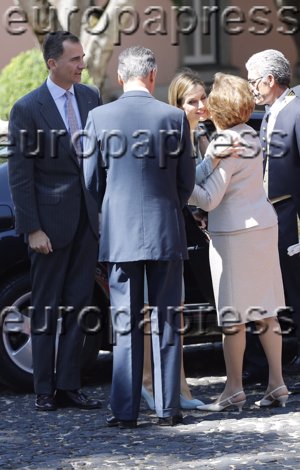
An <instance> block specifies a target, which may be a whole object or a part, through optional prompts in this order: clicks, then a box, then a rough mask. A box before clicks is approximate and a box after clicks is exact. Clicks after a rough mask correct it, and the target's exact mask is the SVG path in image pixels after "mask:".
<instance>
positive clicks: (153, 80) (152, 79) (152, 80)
mask: <svg viewBox="0 0 300 470" xmlns="http://www.w3.org/2000/svg"><path fill="white" fill-rule="evenodd" d="M149 78H150V82H151V83H153V82H155V79H156V69H155V70H151V72H150V76H149Z"/></svg>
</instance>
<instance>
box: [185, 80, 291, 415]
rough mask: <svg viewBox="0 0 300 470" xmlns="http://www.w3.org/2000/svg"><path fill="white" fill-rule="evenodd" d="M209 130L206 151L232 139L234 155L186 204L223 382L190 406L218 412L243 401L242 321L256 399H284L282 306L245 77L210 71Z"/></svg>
mask: <svg viewBox="0 0 300 470" xmlns="http://www.w3.org/2000/svg"><path fill="white" fill-rule="evenodd" d="M207 107H208V111H209V113H210V117H211V119H212V120H213V122H214V124H215V126H216V129H217V134H216V136H215V138H214V139H213V140H212V141H211V143H210V144H209V146H208V148H207V151H206V154H207V155H210V156H213V155H214V154H215V153H219V152H220V148H221V149H222V148H226V147H227V146H228V147H230V146H231V145H232V142H233V140H235V139H239V142H240V145H241V146H243V147H244V151H243V153H242V155H241V158H235V157H233V156H229V157H228V158H223V159H222V160H221V163H220V164H219V165H218V166H217V167H216V169H215V170H214V171H213V173H212V174H211V175H210V176H209V177H208V178H207V179H206V180H205V181H204V182H203V181H202V182H199V181H198V183H200V184H197V185H196V186H195V189H194V192H193V194H192V196H191V199H190V203H191V204H194V205H197V206H198V207H200V208H201V209H203V210H205V211H208V231H209V234H210V237H211V242H210V265H211V274H212V279H213V288H214V296H215V301H216V306H217V314H218V324H219V325H220V326H222V327H223V333H224V334H223V352H224V359H225V365H226V373H227V382H226V385H225V388H224V390H223V392H222V394H221V395H220V396H219V397H218V398H217V400H216V401H215V402H214V403H212V404H208V405H200V406H198V407H197V408H198V409H201V410H206V411H221V410H223V409H224V408H227V407H228V406H230V405H235V406H237V407H238V408H239V409H241V408H242V406H243V405H244V403H245V399H246V397H245V393H244V391H243V384H242V366H243V356H244V351H245V344H246V325H247V323H248V322H250V321H255V322H256V324H257V327H259V328H260V331H259V337H260V341H261V343H262V346H263V348H264V351H265V354H266V356H267V360H268V364H269V382H268V387H267V390H266V393H265V396H264V397H263V398H262V399H261V400H260V401H259V402H256V404H257V405H258V406H261V407H263V406H270V405H274V404H278V405H281V406H284V405H285V403H286V401H287V398H288V391H287V388H286V386H285V384H284V381H283V377H282V367H281V354H282V338H281V334H280V326H279V323H278V320H277V313H278V310H279V309H280V308H281V307H283V306H284V305H285V303H284V293H283V285H282V278H281V272H280V265H279V256H278V244H277V243H278V242H277V239H278V227H277V217H276V213H275V211H274V209H273V207H272V205H271V203H270V202H269V201H268V200H267V198H266V195H265V192H264V189H263V161H262V152H261V146H260V142H259V138H258V136H257V133H256V132H255V131H254V129H252V128H251V127H249V126H248V125H247V124H245V123H246V122H247V121H248V119H249V117H250V115H251V113H252V111H253V109H254V101H253V96H252V94H251V92H250V90H249V86H248V83H247V82H246V81H245V80H243V79H241V78H239V77H236V76H233V75H225V74H222V73H218V74H216V76H215V81H214V84H213V88H212V91H211V94H210V95H209V98H208V103H207Z"/></svg>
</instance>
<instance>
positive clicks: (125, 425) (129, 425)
mask: <svg viewBox="0 0 300 470" xmlns="http://www.w3.org/2000/svg"><path fill="white" fill-rule="evenodd" d="M106 424H107V426H109V427H111V428H112V427H116V426H118V427H119V428H120V429H134V428H136V427H137V421H136V420H135V419H132V420H124V419H118V418H116V417H115V416H114V415H112V416H108V417H107V418H106Z"/></svg>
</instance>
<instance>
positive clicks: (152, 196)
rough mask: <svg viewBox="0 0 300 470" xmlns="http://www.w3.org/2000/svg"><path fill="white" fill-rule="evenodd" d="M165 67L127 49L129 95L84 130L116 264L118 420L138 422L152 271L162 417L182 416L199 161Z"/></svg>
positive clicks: (91, 180)
mask: <svg viewBox="0 0 300 470" xmlns="http://www.w3.org/2000/svg"><path fill="white" fill-rule="evenodd" d="M156 70H157V66H156V62H155V57H154V54H153V52H152V51H150V50H149V49H146V48H144V47H140V46H136V47H132V48H129V49H126V50H124V51H123V52H122V53H121V54H120V56H119V65H118V79H119V83H120V84H121V85H122V86H123V89H124V94H123V95H122V96H121V97H120V98H119V99H118V100H117V101H115V102H113V103H110V104H107V105H105V106H101V107H99V108H96V109H94V110H93V111H91V112H90V113H89V116H88V119H87V125H86V128H85V130H86V132H87V139H86V141H85V144H86V145H85V152H86V156H88V157H89V158H86V159H85V161H84V173H85V180H86V184H87V188H88V189H89V190H90V191H91V193H92V194H93V195H94V196H95V197H97V198H98V204H99V208H100V209H101V212H102V214H101V217H102V218H101V237H100V259H101V260H102V261H107V262H108V271H109V286H110V299H111V314H112V324H113V329H114V335H115V343H114V357H113V378H112V390H111V409H112V412H113V416H110V417H108V418H107V424H108V425H109V426H119V427H136V425H137V417H138V412H139V406H140V396H141V384H142V370H143V346H144V340H143V326H142V323H141V321H142V319H143V315H142V313H141V312H142V310H143V306H144V273H145V272H146V277H147V283H148V294H149V304H150V306H152V308H151V327H152V347H153V362H154V389H155V392H154V393H155V406H156V412H157V415H158V417H159V420H158V423H159V424H160V425H172V426H173V425H176V424H178V423H179V422H181V421H182V416H181V415H180V413H179V390H180V383H179V382H180V335H179V334H178V330H179V328H180V314H179V312H178V311H176V308H177V307H178V306H180V303H181V289H182V263H183V260H184V259H185V258H186V257H187V248H186V239H185V229H184V220H183V215H182V208H183V207H184V205H185V204H186V203H187V201H188V198H189V196H190V194H191V192H192V190H193V186H194V172H195V163H194V161H193V159H192V157H191V155H192V150H191V144H190V132H189V126H188V122H187V120H186V117H185V114H184V112H183V111H182V110H179V109H177V108H175V107H172V106H170V105H167V104H165V103H162V102H160V101H158V100H156V99H155V98H154V97H153V96H152V93H153V91H154V86H155V79H156ZM99 149H100V151H99ZM104 167H105V173H106V178H105V179H106V182H104V181H103V178H104V176H103V168H104ZM105 185H106V188H105ZM104 189H105V192H104ZM103 192H104V198H103V200H102V195H103ZM155 330H156V332H155Z"/></svg>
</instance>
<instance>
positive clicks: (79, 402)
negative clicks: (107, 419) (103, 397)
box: [55, 390, 101, 410]
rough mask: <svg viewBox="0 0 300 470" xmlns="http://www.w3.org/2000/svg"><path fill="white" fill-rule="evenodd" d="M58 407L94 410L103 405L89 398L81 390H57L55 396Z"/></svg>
mask: <svg viewBox="0 0 300 470" xmlns="http://www.w3.org/2000/svg"><path fill="white" fill-rule="evenodd" d="M55 400H56V403H57V406H59V407H62V408H64V407H71V408H82V409H84V410H94V409H96V408H101V403H100V401H98V400H94V399H93V398H88V397H87V396H86V395H85V394H84V393H83V392H82V391H81V390H57V392H56V395H55Z"/></svg>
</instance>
